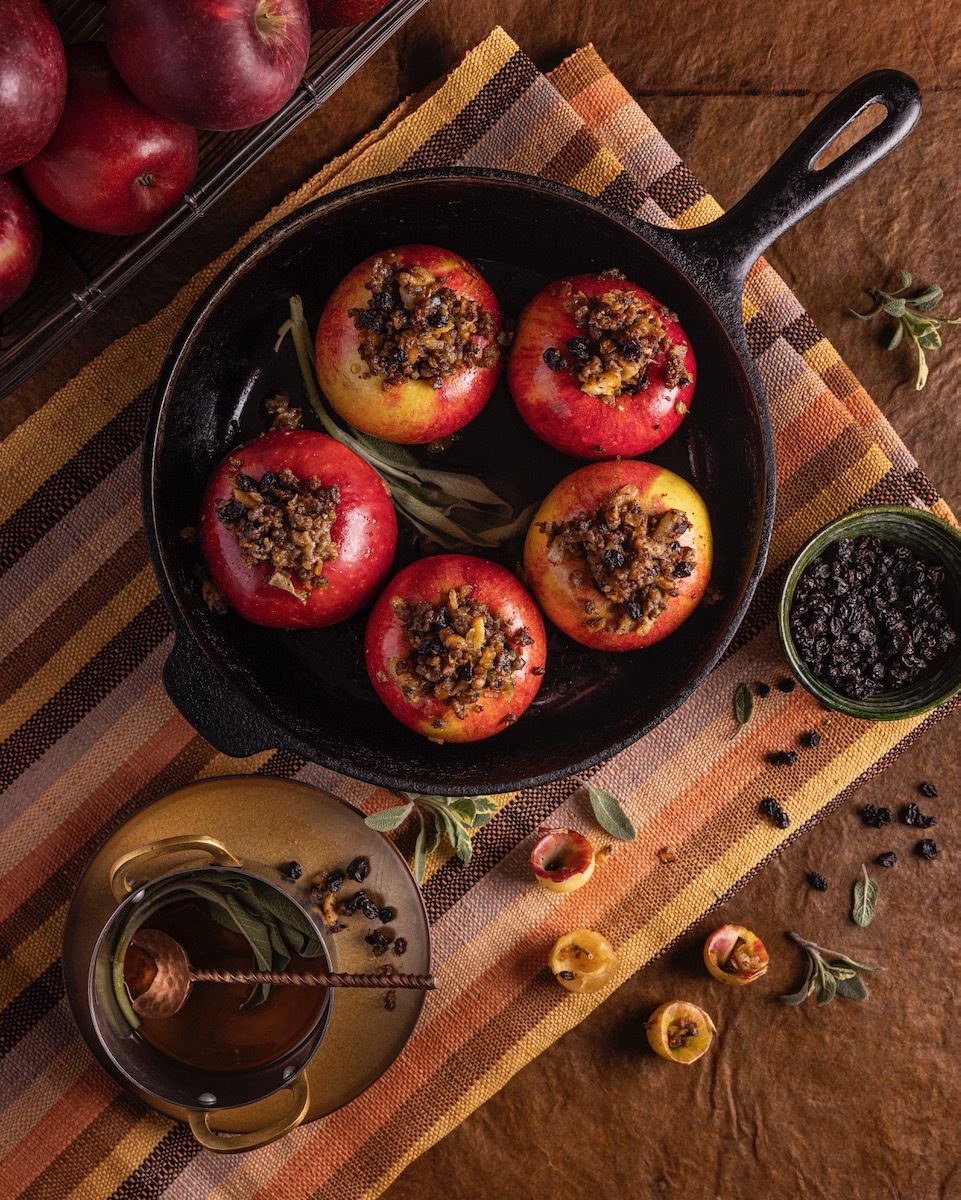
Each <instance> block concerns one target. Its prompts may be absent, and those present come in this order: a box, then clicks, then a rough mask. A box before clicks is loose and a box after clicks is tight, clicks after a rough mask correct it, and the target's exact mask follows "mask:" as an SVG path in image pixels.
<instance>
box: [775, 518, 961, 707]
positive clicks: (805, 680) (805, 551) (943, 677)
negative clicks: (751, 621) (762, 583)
mask: <svg viewBox="0 0 961 1200" xmlns="http://www.w3.org/2000/svg"><path fill="white" fill-rule="evenodd" d="M857 537H876V538H880V539H881V541H883V542H897V543H898V544H900V545H902V546H908V547H909V548H910V549H911V550H913V551H914V552H915V553H916V554H917V555H918V556H919V557H921V558H924V559H926V560H927V561H928V562H939V563H943V564H944V567H945V569H946V572H947V576H946V580H947V591H948V611H949V613H950V614H951V618H952V621H953V623H954V627H955V629H958V630H959V632H961V533H959V532H958V530H957V529H954V528H953V527H952V526H951V525H948V524H947V522H945V521H942V520H941V519H940V517H935V516H933V515H932V514H931V513H929V512H924V511H923V510H922V509H918V508H907V507H901V506H896V505H879V506H877V507H876V508H861V509H858V510H857V511H856V512H852V513H847V514H846V515H845V516H843V517H838V518H837V519H836V520H834V521H831V522H830V524H828V525H825V526H824V528H823V529H820V530H818V532H817V533H816V534H815V535H814V536H813V537H812V538H811V539H810V541H808V542H807V543H805V545H804V546H802V547H801V550H800V551H799V553H798V555H797V557H796V558H795V560H794V562H792V563H791V566H790V569H789V570H788V573H787V577H786V578H785V580H784V584H783V586H782V588H781V596H780V600H779V602H778V620H777V624H778V634H779V636H780V638H781V646H782V647H783V649H784V655H785V657H786V658H787V660H788V663H789V664H790V667H791V670H792V671H793V672H794V674H795V675H796V676H797V678H798V679H799V680H800V682H801V683H802V684H803V685H804V687H805V688H807V690H808V691H809V692H810V693H811V694H812V695H813V696H816V697H817V698H818V700H820V701H821V702H822V703H823V704H826V705H827V706H828V707H829V708H833V709H836V710H837V711H838V712H843V713H846V714H847V715H848V716H851V717H861V718H863V719H864V720H867V721H898V720H903V719H904V718H905V717H917V716H920V715H921V714H922V713H926V712H929V711H930V710H931V709H932V708H937V706H938V705H939V704H943V703H944V702H945V701H946V700H950V699H951V697H952V696H954V695H955V694H956V693H957V692H958V691H961V639H959V640H958V642H956V643H955V645H954V646H952V647H951V649H950V650H949V651H948V653H946V654H944V655H942V657H941V658H940V659H938V661H937V662H935V663H932V665H931V666H930V667H929V668H928V670H927V671H925V672H924V674H923V675H921V676H920V677H919V678H918V679H916V680H915V682H914V683H912V684H911V685H910V686H908V687H905V688H901V689H900V690H899V691H896V692H879V693H878V694H877V695H876V696H869V697H867V698H866V699H864V700H852V699H851V698H850V697H849V696H842V695H841V693H840V692H836V691H835V690H834V688H832V687H830V686H829V685H828V684H827V683H825V682H824V680H823V679H819V678H818V677H817V676H816V675H814V674H813V673H812V672H811V671H810V670H809V668H808V666H807V664H806V663H805V662H804V660H803V659H802V658H801V656H800V655H799V654H798V651H797V647H796V646H795V644H794V639H793V638H792V637H791V630H790V624H789V618H790V614H791V605H792V604H793V603H794V589H795V588H796V587H797V584H798V580H799V579H800V578H801V575H802V574H803V573H804V570H805V568H806V567H807V565H808V564H809V563H810V562H811V561H812V559H815V558H817V556H818V555H819V554H820V553H821V552H822V551H823V550H824V549H825V548H826V547H827V546H830V545H832V544H833V543H834V542H839V541H841V539H842V538H857Z"/></svg>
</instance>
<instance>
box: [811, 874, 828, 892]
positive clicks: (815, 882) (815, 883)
mask: <svg viewBox="0 0 961 1200" xmlns="http://www.w3.org/2000/svg"><path fill="white" fill-rule="evenodd" d="M808 883H809V884H810V885H811V887H813V888H814V890H815V891H816V892H826V891H827V890H828V881H827V880H826V879H825V878H824V876H823V875H821V874H819V873H818V872H817V871H809V872H808Z"/></svg>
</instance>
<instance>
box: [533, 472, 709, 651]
mask: <svg viewBox="0 0 961 1200" xmlns="http://www.w3.org/2000/svg"><path fill="white" fill-rule="evenodd" d="M524 570H525V572H526V574H527V582H528V584H529V586H530V588H531V590H532V591H533V593H534V595H535V596H536V597H537V600H538V603H539V604H540V606H541V608H542V609H543V610H544V612H545V614H546V615H547V616H548V617H550V619H551V620H552V621H553V622H554V624H555V625H557V626H558V627H559V628H560V629H562V630H563V631H564V632H565V633H566V634H567V635H568V636H569V637H572V638H574V640H575V641H578V642H581V643H583V645H585V646H591V647H593V648H595V649H597V650H637V649H638V648H639V647H641V646H650V645H651V644H653V643H654V642H658V641H660V640H661V639H662V638H664V637H667V635H668V634H669V633H672V632H673V631H674V630H675V629H677V627H678V626H679V625H680V624H681V623H682V621H685V620H686V619H687V618H688V617H689V616H690V615H691V613H692V612H693V611H694V609H695V608H696V607H697V605H698V604H699V603H700V601H701V599H702V597H703V596H704V592H705V589H706V588H707V585H708V581H709V579H710V577H711V525H710V520H709V518H708V514H707V509H706V507H705V506H704V501H703V500H702V499H701V497H700V496H699V495H698V493H697V492H696V491H695V490H694V488H693V487H692V486H691V485H690V484H689V483H688V482H687V481H686V480H684V479H682V478H681V477H680V476H679V475H675V474H674V473H673V472H672V471H667V470H665V469H664V468H663V467H658V466H655V464H654V463H648V462H638V461H636V460H626V461H623V462H603V463H591V465H590V466H587V467H581V468H580V470H578V471H575V472H574V473H573V474H572V475H568V476H567V478H566V479H562V480H561V482H560V483H559V484H558V485H557V487H555V488H554V490H553V491H552V492H551V493H550V495H549V496H548V497H547V499H546V500H545V501H544V503H543V504H542V505H541V506H540V508H539V509H538V511H537V513H536V515H535V517H534V520H533V521H532V522H531V526H530V529H529V530H528V533H527V540H526V542H525V544H524Z"/></svg>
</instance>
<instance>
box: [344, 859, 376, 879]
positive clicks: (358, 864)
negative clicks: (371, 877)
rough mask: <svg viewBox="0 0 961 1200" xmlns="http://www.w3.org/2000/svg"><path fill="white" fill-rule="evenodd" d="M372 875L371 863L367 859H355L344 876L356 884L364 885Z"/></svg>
mask: <svg viewBox="0 0 961 1200" xmlns="http://www.w3.org/2000/svg"><path fill="white" fill-rule="evenodd" d="M369 873H370V863H369V862H368V861H367V859H366V858H355V859H354V860H353V861H352V862H351V863H350V864H349V865H348V867H347V870H346V871H345V872H344V874H345V875H346V876H347V878H348V879H352V880H353V881H354V883H363V882H364V880H365V879H366V878H367V876H368V874H369Z"/></svg>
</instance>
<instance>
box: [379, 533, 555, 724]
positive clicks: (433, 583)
mask: <svg viewBox="0 0 961 1200" xmlns="http://www.w3.org/2000/svg"><path fill="white" fill-rule="evenodd" d="M364 652H365V657H366V661H367V673H368V674H369V676H370V681H371V683H372V684H373V685H374V690H375V691H376V692H377V695H378V696H379V697H380V698H381V700H382V701H383V702H384V704H386V705H387V707H388V708H389V709H390V711H391V712H392V713H393V714H394V716H395V717H396V718H397V719H398V720H399V721H402V722H403V723H404V724H405V725H406V726H408V728H410V729H413V730H414V731H415V732H416V733H421V734H423V735H424V736H425V737H428V738H430V739H431V741H435V742H476V741H479V740H480V739H481V738H486V737H490V736H491V735H492V734H495V733H499V732H500V731H501V730H503V729H506V728H507V727H508V726H510V725H513V724H514V722H515V721H517V719H518V718H519V717H520V716H521V715H522V714H523V713H524V712H526V710H527V708H528V707H529V706H530V704H531V701H532V700H533V699H534V697H535V696H536V695H537V692H538V689H539V688H540V686H541V679H542V678H543V675H544V662H545V659H546V654H547V644H546V637H545V634H544V622H543V621H542V620H541V615H540V613H539V612H538V610H537V605H536V604H535V603H534V599H533V597H532V596H531V595H530V593H529V592H528V591H527V589H526V588H525V587H524V586H523V584H522V583H521V582H520V581H519V580H518V579H517V577H516V576H515V575H512V574H511V572H510V571H507V570H505V569H504V568H503V567H501V566H498V565H497V563H492V562H489V561H488V560H487V559H483V558H474V557H472V556H471V555H467V554H441V555H438V556H436V557H434V558H422V559H419V560H418V561H417V562H414V563H411V564H410V566H408V567H405V568H404V569H403V571H401V572H400V573H399V574H398V575H396V576H395V577H394V578H393V579H392V580H391V581H390V583H389V584H388V585H387V587H386V588H385V589H384V591H383V593H382V594H381V596H380V597H379V598H378V600H377V603H376V604H375V605H374V607H373V610H372V611H371V614H370V618H369V620H368V622H367V633H366V636H365V639H364Z"/></svg>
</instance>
